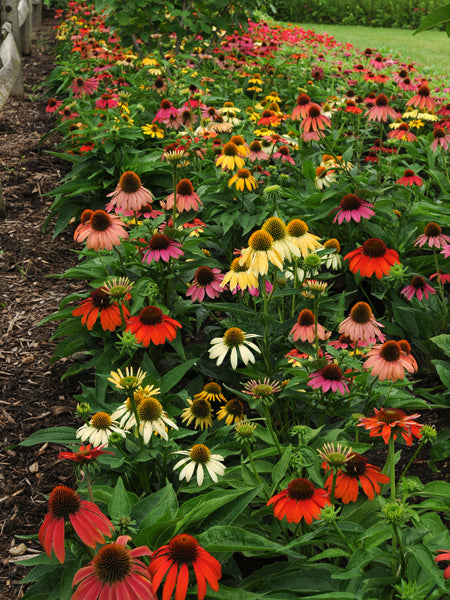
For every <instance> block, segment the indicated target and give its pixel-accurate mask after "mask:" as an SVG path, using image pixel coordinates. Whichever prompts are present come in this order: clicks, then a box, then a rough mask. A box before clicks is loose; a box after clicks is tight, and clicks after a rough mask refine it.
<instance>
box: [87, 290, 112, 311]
mask: <svg viewBox="0 0 450 600" xmlns="http://www.w3.org/2000/svg"><path fill="white" fill-rule="evenodd" d="M91 298H92V304H93V305H94V306H95V307H96V308H100V309H102V308H108V306H110V305H111V297H110V295H109V293H108V292H107V291H106V290H105V289H104V288H98V289H97V290H94V291H93V292H91Z"/></svg>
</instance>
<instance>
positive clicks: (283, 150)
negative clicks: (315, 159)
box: [278, 145, 291, 156]
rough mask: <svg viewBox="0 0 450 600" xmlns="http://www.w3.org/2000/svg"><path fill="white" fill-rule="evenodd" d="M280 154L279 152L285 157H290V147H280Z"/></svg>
mask: <svg viewBox="0 0 450 600" xmlns="http://www.w3.org/2000/svg"><path fill="white" fill-rule="evenodd" d="M278 152H279V153H280V154H281V155H283V156H289V155H290V153H291V151H290V150H289V147H288V146H284V145H283V146H280V147H279V148H278Z"/></svg>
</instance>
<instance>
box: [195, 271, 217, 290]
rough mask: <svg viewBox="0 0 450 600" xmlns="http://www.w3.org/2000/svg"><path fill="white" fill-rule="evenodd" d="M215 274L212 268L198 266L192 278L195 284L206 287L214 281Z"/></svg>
mask: <svg viewBox="0 0 450 600" xmlns="http://www.w3.org/2000/svg"><path fill="white" fill-rule="evenodd" d="M214 278H215V275H214V272H213V270H212V269H210V268H209V267H199V268H198V269H197V270H196V271H195V275H194V279H195V281H196V283H197V285H199V286H201V287H206V286H207V285H209V284H210V283H212V282H213V281H214Z"/></svg>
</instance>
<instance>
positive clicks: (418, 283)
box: [400, 275, 436, 301]
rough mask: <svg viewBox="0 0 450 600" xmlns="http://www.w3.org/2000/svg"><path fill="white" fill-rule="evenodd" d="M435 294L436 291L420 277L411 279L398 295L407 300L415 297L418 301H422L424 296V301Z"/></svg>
mask: <svg viewBox="0 0 450 600" xmlns="http://www.w3.org/2000/svg"><path fill="white" fill-rule="evenodd" d="M435 293H436V290H435V289H434V288H433V287H431V285H428V283H427V282H426V281H425V279H424V278H423V277H420V275H416V276H415V277H413V278H412V280H411V283H410V284H409V285H407V286H406V287H404V288H403V289H402V290H401V292H400V294H403V295H404V296H405V298H407V299H408V300H411V299H412V298H414V296H415V297H416V298H417V300H419V301H420V300H422V298H423V297H424V296H425V300H428V297H429V295H430V294H435Z"/></svg>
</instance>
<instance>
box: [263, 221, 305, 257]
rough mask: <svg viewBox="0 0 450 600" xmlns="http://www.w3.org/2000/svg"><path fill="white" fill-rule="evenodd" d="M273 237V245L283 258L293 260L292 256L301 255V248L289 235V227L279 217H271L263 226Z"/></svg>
mask: <svg viewBox="0 0 450 600" xmlns="http://www.w3.org/2000/svg"><path fill="white" fill-rule="evenodd" d="M262 230H263V231H267V233H270V235H271V236H272V238H273V244H272V247H273V248H274V249H275V250H277V251H278V252H279V254H280V255H281V259H282V260H283V261H284V260H288V261H289V262H291V261H292V257H293V256H296V257H300V249H299V248H298V247H297V246H296V244H295V242H294V241H293V240H292V238H291V237H290V236H289V233H288V229H287V227H286V225H285V224H284V223H283V221H282V220H281V219H280V218H279V217H270V218H269V219H267V221H266V222H265V223H264V224H263V226H262Z"/></svg>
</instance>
